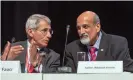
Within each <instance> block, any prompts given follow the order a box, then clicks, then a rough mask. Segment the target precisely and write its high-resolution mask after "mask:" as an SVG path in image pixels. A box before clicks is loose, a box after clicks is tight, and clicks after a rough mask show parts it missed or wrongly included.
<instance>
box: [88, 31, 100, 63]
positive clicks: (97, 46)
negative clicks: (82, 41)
mask: <svg viewBox="0 0 133 80" xmlns="http://www.w3.org/2000/svg"><path fill="white" fill-rule="evenodd" d="M101 37H102V32H101V31H100V33H99V36H98V39H97V41H96V42H95V44H94V45H93V46H92V47H95V48H96V52H95V54H96V56H97V54H98V49H99V46H100V41H101ZM89 48H90V46H88V58H89V61H90V59H91V57H90V52H89Z"/></svg>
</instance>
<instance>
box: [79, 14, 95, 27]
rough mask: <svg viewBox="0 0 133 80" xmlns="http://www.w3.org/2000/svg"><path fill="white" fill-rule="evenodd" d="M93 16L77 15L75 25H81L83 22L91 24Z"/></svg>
mask: <svg viewBox="0 0 133 80" xmlns="http://www.w3.org/2000/svg"><path fill="white" fill-rule="evenodd" d="M92 23H93V17H92V16H79V17H78V18H77V25H78V26H82V25H83V24H92Z"/></svg>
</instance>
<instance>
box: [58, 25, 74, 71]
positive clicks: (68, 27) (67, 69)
mask: <svg viewBox="0 0 133 80" xmlns="http://www.w3.org/2000/svg"><path fill="white" fill-rule="evenodd" d="M69 29H70V25H67V27H66V40H65V49H64V53H63V61H62V64H63V65H62V67H59V68H58V71H59V72H62V73H69V72H72V69H71V67H66V66H64V59H65V55H66V54H65V51H66V45H67V38H68V33H69Z"/></svg>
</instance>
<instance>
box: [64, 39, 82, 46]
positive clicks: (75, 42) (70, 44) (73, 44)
mask: <svg viewBox="0 0 133 80" xmlns="http://www.w3.org/2000/svg"><path fill="white" fill-rule="evenodd" d="M79 43H80V41H79V40H74V41H72V42H70V43H69V44H67V47H73V46H75V45H78V44H79Z"/></svg>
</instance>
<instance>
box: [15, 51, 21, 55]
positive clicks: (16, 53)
mask: <svg viewBox="0 0 133 80" xmlns="http://www.w3.org/2000/svg"><path fill="white" fill-rule="evenodd" d="M21 52H22V51H15V52H14V53H15V55H19V54H20V53H21Z"/></svg>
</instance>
